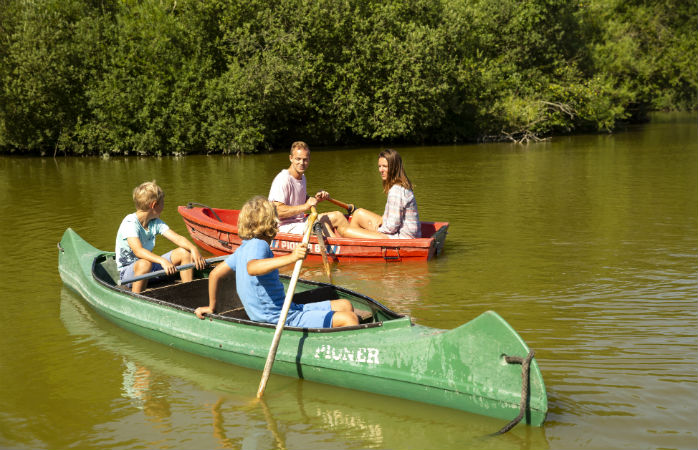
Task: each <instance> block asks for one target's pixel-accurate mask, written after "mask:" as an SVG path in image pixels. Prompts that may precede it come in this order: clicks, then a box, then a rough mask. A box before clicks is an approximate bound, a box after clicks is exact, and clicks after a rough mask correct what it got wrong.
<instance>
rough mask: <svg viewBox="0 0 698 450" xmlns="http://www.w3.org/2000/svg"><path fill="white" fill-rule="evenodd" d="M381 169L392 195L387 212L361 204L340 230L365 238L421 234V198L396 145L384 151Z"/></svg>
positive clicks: (379, 168) (339, 231)
mask: <svg viewBox="0 0 698 450" xmlns="http://www.w3.org/2000/svg"><path fill="white" fill-rule="evenodd" d="M378 172H379V173H380V175H381V179H382V180H383V191H384V192H385V193H386V194H387V195H388V200H387V202H386V204H385V211H384V212H383V216H379V215H378V214H376V213H374V212H372V211H369V210H367V209H363V208H359V209H357V210H356V211H354V213H353V214H352V216H351V222H349V223H348V224H347V225H341V226H340V227H339V228H338V229H337V233H338V234H339V235H340V236H342V237H351V238H363V239H386V238H390V239H413V238H418V237H421V235H422V234H421V227H420V223H419V212H418V211H417V201H416V199H415V197H414V192H412V183H411V182H410V180H409V178H407V174H406V173H405V169H404V167H403V165H402V158H401V157H400V154H399V153H398V152H396V151H395V150H393V149H387V150H383V151H382V152H380V154H379V155H378Z"/></svg>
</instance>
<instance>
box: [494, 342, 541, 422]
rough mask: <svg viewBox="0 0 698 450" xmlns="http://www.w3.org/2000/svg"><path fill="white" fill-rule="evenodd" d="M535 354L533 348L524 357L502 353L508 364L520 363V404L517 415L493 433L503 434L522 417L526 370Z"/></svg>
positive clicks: (526, 387) (525, 399)
mask: <svg viewBox="0 0 698 450" xmlns="http://www.w3.org/2000/svg"><path fill="white" fill-rule="evenodd" d="M535 354H536V352H534V351H533V350H531V351H530V352H529V353H528V356H527V357H526V358H521V357H520V356H508V355H504V360H505V361H506V362H507V363H508V364H521V406H520V407H519V415H518V416H516V417H515V418H514V420H512V421H511V422H509V423H508V424H506V425H505V426H504V427H503V428H502V429H501V430H499V431H497V432H496V433H494V435H495V436H496V435H498V434H504V433H506V432H507V431H509V430H511V429H512V428H514V427H515V426H516V424H517V423H519V422H520V421H521V419H523V416H524V414H525V413H526V410H527V409H528V387H529V378H528V370H529V368H530V367H531V360H532V359H533V356H534V355H535Z"/></svg>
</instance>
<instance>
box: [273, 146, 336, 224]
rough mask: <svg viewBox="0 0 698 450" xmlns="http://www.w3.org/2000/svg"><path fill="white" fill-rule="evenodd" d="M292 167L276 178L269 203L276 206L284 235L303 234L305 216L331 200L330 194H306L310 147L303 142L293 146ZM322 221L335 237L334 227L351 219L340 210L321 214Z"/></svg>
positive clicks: (319, 220)
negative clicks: (325, 201) (327, 200)
mask: <svg viewBox="0 0 698 450" xmlns="http://www.w3.org/2000/svg"><path fill="white" fill-rule="evenodd" d="M289 160H290V161H291V166H290V167H289V168H288V169H284V170H282V171H281V172H279V174H278V175H277V176H276V177H275V178H274V181H273V182H272V184H271V189H270V190H269V200H270V201H271V202H273V203H274V205H275V206H276V212H277V214H278V215H279V219H280V220H281V224H280V226H279V231H280V232H282V233H293V234H303V232H304V231H305V226H306V217H305V213H306V212H308V211H309V210H310V208H311V207H313V206H315V205H317V204H318V203H319V202H321V201H323V200H326V199H328V198H329V196H330V194H329V193H328V192H327V191H320V192H318V193H317V194H315V195H314V196H313V197H309V196H308V195H307V193H306V180H305V171H306V170H307V169H308V164H309V163H310V147H308V144H306V143H305V142H303V141H296V142H294V143H293V144H292V145H291V153H290V155H289ZM318 222H320V223H322V224H323V230H324V234H325V235H327V236H331V237H334V236H335V233H334V231H333V228H336V227H337V226H339V225H340V224H346V223H347V220H346V218H345V217H344V215H343V214H342V213H341V212H339V211H331V212H329V213H323V214H320V216H319V217H318Z"/></svg>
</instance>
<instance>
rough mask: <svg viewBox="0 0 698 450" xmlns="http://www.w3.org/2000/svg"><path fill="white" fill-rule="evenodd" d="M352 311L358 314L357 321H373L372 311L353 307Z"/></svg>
mask: <svg viewBox="0 0 698 450" xmlns="http://www.w3.org/2000/svg"><path fill="white" fill-rule="evenodd" d="M354 312H355V313H356V315H357V316H359V323H371V322H373V312H372V311H366V310H365V309H356V308H354Z"/></svg>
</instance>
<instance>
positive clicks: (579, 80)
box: [0, 0, 698, 155]
mask: <svg viewBox="0 0 698 450" xmlns="http://www.w3.org/2000/svg"><path fill="white" fill-rule="evenodd" d="M697 25H698V7H697V5H696V3H695V2H685V1H680V0H662V1H639V0H631V1H628V0H585V1H565V0H530V1H525V2H521V1H519V0H465V1H464V0H410V1H404V0H399V1H385V0H380V1H375V0H363V1H362V0H314V1H312V2H308V1H306V0H274V1H269V0H249V1H244V2H242V1H231V0H209V1H201V0H140V1H138V0H101V1H100V0H3V1H2V2H0V150H1V151H4V152H19V153H28V154H53V153H55V152H63V153H66V154H144V155H145V154H186V153H201V152H211V153H221V152H222V153H237V152H254V151H258V150H267V149H272V148H279V147H282V148H286V147H287V146H288V143H289V142H290V141H292V140H296V139H303V140H305V141H307V142H309V143H311V145H333V144H346V143H357V142H385V143H388V142H398V143H399V142H412V143H420V142H432V143H450V142H463V141H474V140H488V139H493V140H494V139H512V140H517V141H521V140H523V141H526V140H529V139H538V138H539V137H543V136H546V135H550V134H556V133H567V132H573V131H588V130H607V131H610V130H612V129H614V127H616V126H617V125H618V123H619V122H621V121H626V120H638V119H642V118H643V117H644V116H645V115H646V113H647V112H649V111H652V110H657V109H682V110H686V109H690V110H695V109H696V107H697V105H698V100H697V94H696V93H697V92H698V70H697V67H696V61H697V60H698V33H696V31H695V30H696V29H698V27H697Z"/></svg>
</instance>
